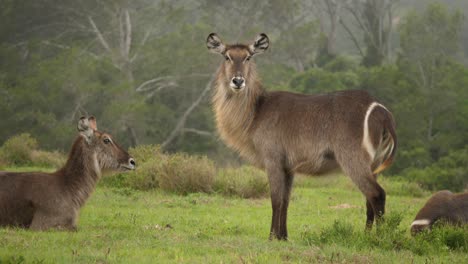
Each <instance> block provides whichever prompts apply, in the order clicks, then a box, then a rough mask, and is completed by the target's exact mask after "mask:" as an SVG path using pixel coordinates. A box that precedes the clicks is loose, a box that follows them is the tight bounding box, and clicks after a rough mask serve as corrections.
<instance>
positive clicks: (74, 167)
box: [55, 136, 101, 207]
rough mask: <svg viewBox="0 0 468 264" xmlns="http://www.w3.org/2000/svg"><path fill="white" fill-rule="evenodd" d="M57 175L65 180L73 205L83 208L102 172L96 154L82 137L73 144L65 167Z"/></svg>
mask: <svg viewBox="0 0 468 264" xmlns="http://www.w3.org/2000/svg"><path fill="white" fill-rule="evenodd" d="M55 174H56V175H58V176H59V177H62V178H63V183H64V185H65V190H66V192H67V194H68V195H69V196H71V198H72V201H73V203H74V204H75V205H77V206H79V207H81V206H83V205H84V203H85V202H86V200H87V199H88V198H89V196H90V195H91V193H92V192H93V190H94V188H95V186H96V183H97V181H98V180H99V178H100V177H101V170H100V166H99V162H98V160H97V157H96V153H95V152H94V151H93V150H92V149H90V147H89V146H88V145H87V143H86V141H85V140H84V138H83V137H82V136H79V137H78V138H77V139H76V140H75V142H74V143H73V146H72V149H71V151H70V154H69V156H68V160H67V162H66V164H65V166H64V167H62V168H61V169H59V170H58V171H57V172H56V173H55Z"/></svg>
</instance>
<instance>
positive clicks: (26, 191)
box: [0, 117, 135, 230]
mask: <svg viewBox="0 0 468 264" xmlns="http://www.w3.org/2000/svg"><path fill="white" fill-rule="evenodd" d="M78 131H79V133H80V135H79V136H78V138H77V139H76V140H75V142H74V143H73V146H72V149H71V151H70V154H69V157H68V160H67V162H66V164H65V166H64V167H63V168H61V169H59V170H58V171H56V172H54V173H50V174H49V173H41V172H20V173H15V172H0V226H17V227H24V228H31V229H34V230H45V229H49V228H57V229H66V230H76V222H77V217H78V211H79V209H80V208H81V207H82V206H83V205H84V203H85V202H86V200H87V199H88V198H89V196H90V195H91V193H92V192H93V190H94V188H95V186H96V183H97V181H98V180H99V178H100V177H101V173H102V172H103V171H105V170H117V169H122V170H133V169H134V168H135V161H134V160H133V158H131V157H130V155H129V154H128V153H127V152H126V151H125V150H123V149H122V148H121V147H119V146H118V145H117V144H116V143H115V142H114V141H113V139H112V137H111V136H110V135H109V134H106V133H103V132H100V131H98V130H97V127H96V119H95V118H94V117H90V118H85V117H82V118H81V119H80V120H79V121H78Z"/></svg>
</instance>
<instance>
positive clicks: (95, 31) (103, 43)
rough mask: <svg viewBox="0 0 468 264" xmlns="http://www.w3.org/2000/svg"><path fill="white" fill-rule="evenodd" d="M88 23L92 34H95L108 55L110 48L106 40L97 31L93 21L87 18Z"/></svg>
mask: <svg viewBox="0 0 468 264" xmlns="http://www.w3.org/2000/svg"><path fill="white" fill-rule="evenodd" d="M88 20H89V23H90V24H91V27H92V28H93V30H94V33H95V34H96V36H97V38H98V39H99V42H100V43H101V45H102V46H103V47H104V49H106V50H107V51H108V52H109V53H112V51H111V48H110V46H109V44H108V43H107V41H106V39H104V37H103V36H102V33H101V31H99V29H98V27H97V26H96V23H94V20H93V18H92V17H90V16H88Z"/></svg>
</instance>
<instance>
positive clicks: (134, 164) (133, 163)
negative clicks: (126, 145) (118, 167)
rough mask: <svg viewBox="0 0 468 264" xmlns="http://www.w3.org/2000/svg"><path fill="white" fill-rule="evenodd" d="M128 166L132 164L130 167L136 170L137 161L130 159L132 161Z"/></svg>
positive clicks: (129, 161)
mask: <svg viewBox="0 0 468 264" xmlns="http://www.w3.org/2000/svg"><path fill="white" fill-rule="evenodd" d="M128 164H130V167H131V168H132V169H135V167H136V163H135V160H134V159H133V158H130V159H129V160H128Z"/></svg>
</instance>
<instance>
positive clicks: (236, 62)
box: [206, 33, 269, 92]
mask: <svg viewBox="0 0 468 264" xmlns="http://www.w3.org/2000/svg"><path fill="white" fill-rule="evenodd" d="M206 46H207V47H208V49H209V50H210V51H211V52H214V53H219V54H221V55H222V56H223V57H224V59H225V61H224V63H223V64H222V65H221V71H224V77H225V79H224V80H223V81H224V82H225V84H226V85H225V86H226V87H229V88H230V89H231V90H232V91H233V92H240V91H242V90H243V89H245V88H246V87H248V86H249V85H251V84H250V83H249V81H251V80H250V78H249V76H250V75H251V72H253V71H254V70H255V69H254V67H255V66H254V65H253V62H252V61H251V58H252V57H253V56H254V55H256V54H260V53H263V52H264V51H265V50H267V49H268V46H269V39H268V37H267V35H265V34H264V33H261V34H259V35H258V36H257V37H256V38H255V41H254V42H253V43H252V44H250V45H245V44H233V45H230V44H224V43H223V42H222V41H221V39H220V38H219V36H218V35H217V34H216V33H211V34H210V35H208V38H207V39H206Z"/></svg>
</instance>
